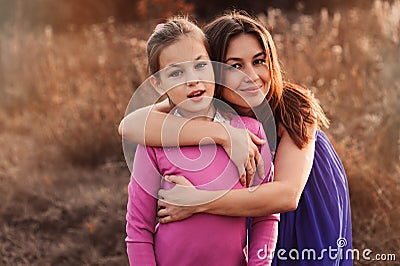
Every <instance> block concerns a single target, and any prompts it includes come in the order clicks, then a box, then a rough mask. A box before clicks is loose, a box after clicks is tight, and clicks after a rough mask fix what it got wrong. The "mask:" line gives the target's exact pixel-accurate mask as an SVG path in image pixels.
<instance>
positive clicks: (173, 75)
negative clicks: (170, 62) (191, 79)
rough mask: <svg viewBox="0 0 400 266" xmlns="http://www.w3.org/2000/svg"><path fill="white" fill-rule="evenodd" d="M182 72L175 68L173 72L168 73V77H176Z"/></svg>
mask: <svg viewBox="0 0 400 266" xmlns="http://www.w3.org/2000/svg"><path fill="white" fill-rule="evenodd" d="M182 73H183V72H182V70H175V71H174V72H172V73H171V74H169V77H172V78H176V77H179V76H180V75H182Z"/></svg>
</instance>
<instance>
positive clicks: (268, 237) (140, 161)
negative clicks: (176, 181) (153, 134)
mask: <svg viewBox="0 0 400 266" xmlns="http://www.w3.org/2000/svg"><path fill="white" fill-rule="evenodd" d="M147 56H148V60H149V62H148V63H149V69H150V74H151V75H152V77H151V78H150V82H151V83H152V85H153V87H154V88H155V89H156V90H158V91H163V92H165V93H166V95H167V97H168V101H169V103H170V104H171V108H172V111H171V113H172V115H175V116H180V117H184V118H187V119H192V120H196V121H197V120H198V121H212V120H214V121H218V122H220V123H230V124H231V125H233V126H237V127H244V126H245V127H246V128H247V129H248V130H250V131H252V132H253V133H254V134H256V135H258V136H259V137H260V138H265V135H264V133H263V129H262V126H261V125H260V124H259V123H258V122H257V121H256V120H254V119H252V118H243V119H241V118H240V117H238V116H227V115H225V114H222V113H220V112H219V111H218V110H217V109H216V108H215V107H214V104H213V95H214V87H215V85H214V83H213V82H210V80H213V67H212V65H211V62H210V60H209V56H208V50H207V42H206V39H205V36H204V34H203V32H202V31H201V30H200V29H199V28H198V27H197V26H195V25H194V24H192V23H191V22H189V21H187V20H186V19H182V18H177V19H172V20H170V21H169V22H168V23H166V24H164V25H162V26H158V27H157V28H156V30H155V32H154V33H153V34H152V36H151V37H150V39H149V41H148V43H147ZM182 62H184V63H182ZM160 69H162V71H159V70H160ZM229 117H230V118H231V119H229ZM260 153H261V155H262V156H263V157H264V158H263V160H264V162H265V164H264V165H266V166H268V167H266V168H265V169H264V171H265V172H266V173H267V174H268V175H267V178H265V179H264V181H263V182H266V181H268V180H269V179H270V175H272V171H271V156H270V151H269V149H268V145H264V146H263V148H262V149H261V150H260ZM168 175H182V176H185V177H187V178H188V179H189V180H190V182H191V183H193V185H194V186H196V187H197V188H198V189H199V188H200V189H202V190H222V189H224V190H226V189H232V188H233V189H237V188H243V185H241V184H240V183H239V177H238V171H237V169H236V167H235V165H234V164H233V163H232V162H231V161H230V160H229V157H228V156H227V154H226V153H225V151H224V150H223V149H222V148H221V147H220V146H215V145H206V146H202V147H201V148H200V149H199V148H198V147H196V146H192V147H190V146H189V147H182V148H179V147H169V148H156V147H144V146H141V145H139V146H138V147H137V150H136V154H135V159H134V165H133V170H132V177H131V181H130V183H129V186H128V193H129V199H128V206H127V209H128V212H127V215H126V219H127V226H126V231H127V238H126V243H127V252H128V257H129V261H130V264H131V265H246V259H245V254H244V252H243V250H244V248H245V247H246V218H245V217H228V216H219V215H211V214H196V215H193V216H192V217H190V218H189V219H186V220H183V221H180V222H176V223H171V224H160V225H159V226H158V227H157V226H156V224H155V220H156V209H157V198H156V195H157V192H158V190H159V188H160V186H161V188H164V189H166V188H168V182H165V181H164V179H163V178H162V177H165V176H168ZM255 178H256V179H258V180H261V179H262V178H261V177H259V176H256V177H255ZM165 179H166V180H167V181H168V178H167V177H166V178H165ZM195 200H196V199H195ZM278 219H279V216H277V215H268V216H263V217H257V218H254V219H252V224H251V231H252V234H253V235H254V236H253V242H254V243H257V245H258V246H260V247H262V248H257V249H255V248H253V246H250V248H249V264H250V265H267V264H270V262H271V254H270V252H268V250H265V249H263V247H264V246H267V247H268V249H269V251H271V250H273V249H274V247H275V241H276V238H277V223H278ZM260 257H261V258H262V260H261V259H259V258H260Z"/></svg>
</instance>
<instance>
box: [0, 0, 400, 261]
mask: <svg viewBox="0 0 400 266" xmlns="http://www.w3.org/2000/svg"><path fill="white" fill-rule="evenodd" d="M246 2H250V1H246ZM232 7H236V8H244V9H246V10H247V11H249V12H251V13H253V14H256V15H258V16H259V18H260V19H261V20H262V21H264V22H265V24H267V25H268V27H269V29H270V30H271V33H272V35H273V37H274V40H275V42H276V46H277V48H278V54H279V56H280V59H281V62H282V64H283V66H284V69H285V72H286V78H287V79H290V80H292V81H295V82H298V83H302V84H304V85H306V86H308V87H310V88H311V89H312V90H313V91H314V92H315V94H316V96H317V97H318V98H319V100H320V102H321V104H322V106H323V107H324V109H325V111H326V113H327V114H328V116H329V117H330V119H331V127H330V128H329V129H328V130H327V133H328V135H329V137H330V139H331V140H332V141H333V143H334V145H335V148H336V149H337V151H338V153H339V155H340V157H341V159H342V161H343V163H344V165H345V168H346V171H347V174H348V180H349V184H350V196H351V205H352V219H353V246H354V248H357V249H359V250H361V251H362V250H363V249H366V248H369V249H371V250H372V251H373V253H372V254H377V253H383V254H389V253H391V254H396V257H397V263H399V261H400V254H399V247H400V230H399V229H400V223H399V222H398V221H399V220H400V211H399V206H398V204H399V199H400V196H399V195H400V166H399V159H400V158H399V150H400V148H399V147H400V139H399V128H400V127H399V125H400V117H399V112H400V105H399V96H400V64H399V59H400V0H394V1H384V0H377V1H368V0H364V1H361V0H358V1H345V0H334V1H333V0H330V1H328V0H324V1H313V0H303V1H295V0H288V1H272V0H264V1H253V2H250V3H245V1H218V2H217V3H216V2H215V1H211V0H201V1H200V0H192V1H189V0H187V1H184V0H178V1H170V0H138V1H134V0H102V1H98V0H68V1H54V0H29V1H28V0H0V96H1V97H0V143H1V146H0V147H1V149H0V202H1V203H0V264H4V265H15V264H38V265H39V264H40V265H43V264H52V265H53V264H54V265H81V264H88V265H126V264H127V263H128V261H127V257H126V254H125V243H124V238H125V212H126V202H127V184H128V182H129V175H130V174H129V170H128V168H127V166H126V164H125V161H124V157H123V154H122V146H121V139H120V137H119V136H118V134H117V126H118V124H119V122H120V120H121V119H122V118H123V116H124V112H125V108H126V106H127V104H128V102H129V99H130V97H131V95H132V93H133V92H134V90H135V88H137V87H138V86H139V84H141V82H142V81H144V80H145V78H146V68H145V64H144V62H145V60H146V58H145V44H146V39H147V38H148V37H149V35H150V34H151V32H152V30H153V29H154V26H155V25H156V24H157V23H159V22H162V21H163V20H164V19H165V18H166V17H168V16H170V15H173V14H186V13H189V14H191V15H192V17H193V18H194V19H196V21H197V22H198V23H199V24H200V25H203V24H204V23H206V22H208V21H210V20H211V19H212V18H213V17H215V16H216V15H218V14H220V13H221V12H223V11H224V10H225V9H226V8H232ZM360 256H361V255H360ZM393 263H394V262H382V261H381V262H377V261H375V262H371V263H370V264H371V265H394V264H393ZM365 264H368V262H366V261H364V260H360V261H356V262H355V265H365Z"/></svg>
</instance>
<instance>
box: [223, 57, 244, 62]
mask: <svg viewBox="0 0 400 266" xmlns="http://www.w3.org/2000/svg"><path fill="white" fill-rule="evenodd" d="M231 60H232V61H242V58H239V57H229V58H228V59H226V60H225V61H224V63H227V62H228V61H231Z"/></svg>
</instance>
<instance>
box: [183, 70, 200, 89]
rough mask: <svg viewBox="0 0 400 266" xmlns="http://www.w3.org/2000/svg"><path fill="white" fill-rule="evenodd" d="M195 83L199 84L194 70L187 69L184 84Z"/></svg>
mask: <svg viewBox="0 0 400 266" xmlns="http://www.w3.org/2000/svg"><path fill="white" fill-rule="evenodd" d="M197 84H199V77H197V75H196V73H194V71H188V72H187V76H186V85H187V86H196V85H197Z"/></svg>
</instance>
